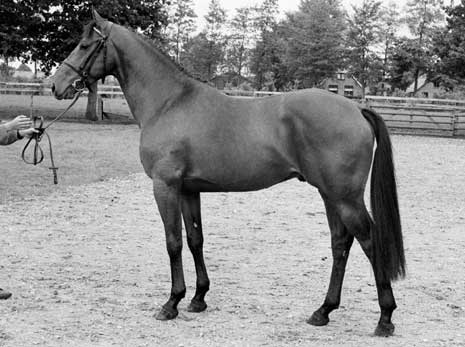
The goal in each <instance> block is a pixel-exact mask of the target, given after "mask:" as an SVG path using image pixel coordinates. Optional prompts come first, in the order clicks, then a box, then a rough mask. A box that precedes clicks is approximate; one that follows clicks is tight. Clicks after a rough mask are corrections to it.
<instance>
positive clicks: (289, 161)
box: [52, 10, 405, 336]
mask: <svg viewBox="0 0 465 347" xmlns="http://www.w3.org/2000/svg"><path fill="white" fill-rule="evenodd" d="M83 31H84V32H83V34H82V37H81V40H80V42H79V44H78V45H77V46H76V47H75V48H74V50H73V51H72V52H71V53H70V55H69V56H68V57H67V58H66V59H65V60H64V61H63V63H62V64H61V65H60V67H59V68H58V70H57V71H56V73H55V75H54V80H53V85H52V91H53V94H54V96H55V97H56V98H57V99H59V100H61V99H70V98H72V97H73V96H74V95H76V93H77V92H78V91H80V90H82V89H83V88H84V87H85V86H89V85H92V84H93V83H95V82H96V81H98V80H99V79H101V78H104V77H105V76H107V75H113V76H115V77H116V79H117V80H118V81H119V83H120V85H121V89H122V91H123V93H124V96H125V97H126V100H127V103H128V105H129V108H130V110H131V113H132V115H133V117H134V118H135V120H136V121H137V123H138V125H139V128H140V132H141V135H140V147H139V149H140V159H141V162H142V165H143V168H144V171H145V173H146V174H147V175H148V176H149V177H150V178H151V180H152V182H153V193H154V197H155V201H156V204H157V207H158V211H159V213H160V216H161V219H162V222H163V225H164V230H165V238H166V248H167V252H168V256H169V260H170V269H171V292H170V296H169V299H168V300H167V301H166V303H165V304H164V305H163V306H162V307H161V308H160V310H159V311H158V313H157V314H156V315H155V317H156V319H159V320H170V319H174V318H175V317H176V316H177V315H178V303H179V302H180V300H181V299H182V298H184V296H185V294H186V286H185V281H184V274H183V264H182V257H181V250H182V247H183V242H182V220H184V225H185V231H186V235H187V244H188V247H189V249H190V251H191V253H192V255H193V258H194V263H195V270H196V290H195V294H194V296H193V298H192V299H191V302H190V304H189V305H188V307H187V310H188V311H189V312H202V311H204V310H205V309H206V308H207V304H206V302H205V295H206V293H207V291H208V290H209V287H210V280H209V278H208V274H207V270H206V266H205V262H204V256H203V231H202V220H201V205H200V201H201V200H200V194H201V193H204V192H243V191H255V190H259V189H264V188H267V187H270V186H272V185H274V184H277V183H280V182H283V181H286V180H289V179H291V178H297V179H299V180H301V181H304V182H308V183H309V184H310V185H312V186H314V187H316V188H317V189H318V191H319V193H320V195H321V197H322V199H323V201H324V205H325V209H326V215H327V220H328V224H329V228H330V231H331V248H332V257H333V264H332V270H331V276H330V282H329V288H328V291H327V294H326V297H325V299H324V302H323V304H322V305H321V306H320V307H319V308H318V309H317V310H316V311H315V312H314V313H313V314H312V315H311V317H310V318H309V319H308V320H307V322H308V323H309V324H312V325H314V326H323V325H326V324H328V322H329V314H330V313H331V312H332V311H333V310H334V309H337V308H338V307H339V304H340V300H341V288H342V282H343V277H344V272H345V267H346V263H347V259H348V256H349V251H350V248H351V245H352V243H353V241H354V238H355V239H357V241H358V242H359V243H360V245H361V247H362V249H363V251H364V253H365V254H366V256H367V257H368V260H369V262H370V264H371V266H372V268H373V272H374V276H375V282H376V288H377V294H378V302H379V306H380V311H381V313H380V319H379V322H378V324H377V326H376V329H375V335H378V336H390V335H392V334H393V332H394V325H393V323H392V321H391V317H392V313H393V311H394V309H396V302H395V299H394V296H393V292H392V287H391V282H392V281H393V280H396V279H399V278H401V277H404V276H405V256H404V248H403V241H402V230H401V222H400V213H399V205H398V197H397V188H396V179H395V172H394V164H393V154H392V145H391V140H390V135H389V132H388V129H387V127H386V125H385V123H384V121H383V119H382V118H381V117H380V116H379V115H377V114H376V113H375V112H374V111H371V110H369V109H365V108H362V107H361V106H359V105H358V104H356V103H354V102H353V101H351V100H348V99H346V98H344V97H342V96H337V95H335V94H333V93H330V92H327V91H324V90H320V89H307V90H299V91H294V92H288V93H283V94H279V95H273V96H269V97H264V98H238V97H231V96H226V95H225V94H223V93H221V92H220V91H218V90H217V89H215V88H213V87H211V86H209V85H208V84H206V83H203V82H200V81H198V80H197V79H195V78H193V77H192V76H190V75H189V74H188V73H186V72H185V71H183V69H182V68H181V67H180V66H179V64H177V63H175V62H174V61H173V60H172V59H171V58H170V57H169V56H168V55H167V54H165V53H164V52H162V51H161V50H160V49H158V48H157V47H156V45H155V44H154V43H153V42H150V41H149V40H148V39H147V38H145V37H143V36H142V35H140V34H137V33H135V32H133V31H132V30H129V29H127V28H125V27H123V26H120V25H118V24H115V23H113V22H111V21H108V20H106V19H104V18H102V17H101V16H100V15H99V14H98V13H97V12H96V11H94V10H93V19H92V20H91V22H90V23H89V24H87V25H86V26H84V30H83ZM375 143H376V148H375ZM370 170H371V194H370V200H371V209H372V216H370V214H369V212H368V210H367V207H366V205H365V202H364V192H365V188H366V184H367V181H368V177H369V174H370ZM296 247H297V245H296Z"/></svg>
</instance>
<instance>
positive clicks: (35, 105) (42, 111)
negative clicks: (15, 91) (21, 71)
mask: <svg viewBox="0 0 465 347" xmlns="http://www.w3.org/2000/svg"><path fill="white" fill-rule="evenodd" d="M70 102H71V100H57V99H55V98H54V97H53V96H34V97H33V99H32V109H33V113H34V115H36V116H43V117H44V118H53V117H55V116H56V115H58V114H59V113H60V112H61V111H63V110H64V109H65V108H66V107H67V106H68V105H69V104H70ZM86 106H87V97H85V96H81V97H80V98H79V100H78V101H77V102H76V104H75V105H74V106H73V108H72V109H71V110H69V111H68V112H67V113H66V115H65V117H64V118H81V119H82V118H83V117H84V113H85V111H86ZM103 110H104V111H105V112H110V113H115V114H119V115H124V116H128V117H131V115H130V111H129V107H128V105H127V103H126V100H125V99H121V98H117V99H107V98H104V99H103ZM30 112H31V96H29V95H8V94H0V119H7V118H11V117H13V116H15V115H18V114H24V115H27V116H29V114H30Z"/></svg>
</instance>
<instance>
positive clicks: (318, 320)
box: [307, 311, 329, 327]
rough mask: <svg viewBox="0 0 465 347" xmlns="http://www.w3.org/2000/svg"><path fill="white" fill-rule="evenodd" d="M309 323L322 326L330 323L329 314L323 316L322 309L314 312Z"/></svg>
mask: <svg viewBox="0 0 465 347" xmlns="http://www.w3.org/2000/svg"><path fill="white" fill-rule="evenodd" d="M307 323H308V324H311V325H314V326H317V327H321V326H323V325H326V324H328V323H329V318H328V316H323V315H322V314H321V313H320V311H315V312H313V314H312V316H311V317H310V318H309V319H308V320H307Z"/></svg>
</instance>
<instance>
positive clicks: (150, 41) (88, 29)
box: [82, 20, 208, 83]
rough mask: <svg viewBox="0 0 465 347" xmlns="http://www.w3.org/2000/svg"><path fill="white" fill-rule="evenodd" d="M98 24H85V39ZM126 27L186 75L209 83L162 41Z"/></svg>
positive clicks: (91, 22)
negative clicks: (191, 70)
mask: <svg viewBox="0 0 465 347" xmlns="http://www.w3.org/2000/svg"><path fill="white" fill-rule="evenodd" d="M96 24H97V22H96V21H95V20H91V21H90V22H89V23H88V24H86V25H85V26H84V31H83V33H82V38H83V39H85V38H88V37H89V36H90V35H91V34H92V29H93V28H94V26H95V25H96ZM123 27H124V28H126V29H127V30H129V31H131V32H132V33H134V34H136V35H137V36H138V37H139V38H140V39H142V40H143V41H144V42H146V43H147V44H148V45H149V46H150V47H151V48H153V49H154V50H155V51H156V52H157V53H159V54H160V55H161V56H162V58H164V59H166V60H168V61H169V62H171V63H172V64H173V66H175V67H176V69H177V70H178V71H180V72H182V73H183V74H184V75H186V76H187V77H189V78H192V79H194V80H196V81H199V82H202V83H208V81H206V80H204V79H202V78H200V77H199V76H195V75H194V74H192V73H191V72H190V71H188V70H187V69H186V68H185V67H184V66H182V65H181V64H179V63H178V62H176V61H175V60H174V58H173V57H171V56H170V55H169V54H168V53H167V52H166V51H165V49H164V48H163V46H162V44H161V42H160V44H157V42H156V41H155V40H153V39H150V38H148V37H147V36H145V35H143V34H141V33H139V32H137V31H136V30H134V29H133V28H131V27H126V26H123Z"/></svg>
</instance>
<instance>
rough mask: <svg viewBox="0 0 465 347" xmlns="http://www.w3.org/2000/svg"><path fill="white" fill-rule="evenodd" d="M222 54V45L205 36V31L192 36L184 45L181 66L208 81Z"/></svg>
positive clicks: (215, 69)
mask: <svg viewBox="0 0 465 347" xmlns="http://www.w3.org/2000/svg"><path fill="white" fill-rule="evenodd" d="M223 55H224V51H223V46H222V45H221V44H218V43H216V42H214V41H211V40H209V39H208V38H207V34H206V33H205V32H201V33H200V34H198V35H196V36H194V37H193V38H192V39H190V40H189V42H188V43H187V44H186V45H185V53H184V54H183V59H182V66H183V67H184V68H185V69H186V70H187V71H189V72H190V73H191V74H192V75H193V76H195V77H197V78H198V79H200V80H203V81H210V80H211V79H212V78H213V77H214V76H215V74H216V71H217V68H218V66H219V64H220V62H221V60H222V57H223Z"/></svg>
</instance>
